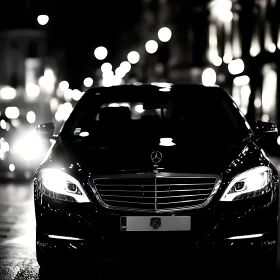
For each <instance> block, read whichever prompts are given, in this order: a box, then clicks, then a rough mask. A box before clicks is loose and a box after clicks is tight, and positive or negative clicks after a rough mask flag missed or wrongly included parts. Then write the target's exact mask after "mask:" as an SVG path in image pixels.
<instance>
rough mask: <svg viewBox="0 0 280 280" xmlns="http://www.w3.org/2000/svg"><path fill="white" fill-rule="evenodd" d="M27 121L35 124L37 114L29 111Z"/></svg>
mask: <svg viewBox="0 0 280 280" xmlns="http://www.w3.org/2000/svg"><path fill="white" fill-rule="evenodd" d="M26 119H27V121H28V122H29V123H34V122H35V120H36V114H35V113H34V112H33V111H29V112H28V113H27V114H26Z"/></svg>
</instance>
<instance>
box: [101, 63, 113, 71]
mask: <svg viewBox="0 0 280 280" xmlns="http://www.w3.org/2000/svg"><path fill="white" fill-rule="evenodd" d="M112 69H113V66H112V64H111V63H109V62H105V63H103V64H102V65H101V71H102V72H103V73H104V72H110V71H112Z"/></svg>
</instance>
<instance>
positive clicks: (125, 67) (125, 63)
mask: <svg viewBox="0 0 280 280" xmlns="http://www.w3.org/2000/svg"><path fill="white" fill-rule="evenodd" d="M120 68H121V69H123V70H124V71H125V72H126V73H128V72H129V71H130V70H131V64H130V63H129V62H128V61H123V62H122V63H121V64H120Z"/></svg>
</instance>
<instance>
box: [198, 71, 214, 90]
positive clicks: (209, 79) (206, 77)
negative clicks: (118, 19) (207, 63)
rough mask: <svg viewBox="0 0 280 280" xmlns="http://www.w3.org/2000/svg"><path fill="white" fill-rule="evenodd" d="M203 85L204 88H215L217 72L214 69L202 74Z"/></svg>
mask: <svg viewBox="0 0 280 280" xmlns="http://www.w3.org/2000/svg"><path fill="white" fill-rule="evenodd" d="M201 79H202V84H203V85H204V86H213V85H215V83H216V72H215V70H214V69H212V68H206V69H205V70H204V71H203V73H202V78H201Z"/></svg>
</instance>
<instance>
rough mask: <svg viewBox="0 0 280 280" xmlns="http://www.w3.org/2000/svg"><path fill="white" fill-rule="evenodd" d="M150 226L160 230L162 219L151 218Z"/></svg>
mask: <svg viewBox="0 0 280 280" xmlns="http://www.w3.org/2000/svg"><path fill="white" fill-rule="evenodd" d="M150 226H151V227H152V228H153V229H159V228H160V226H161V219H160V218H158V217H155V218H151V220H150Z"/></svg>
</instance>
